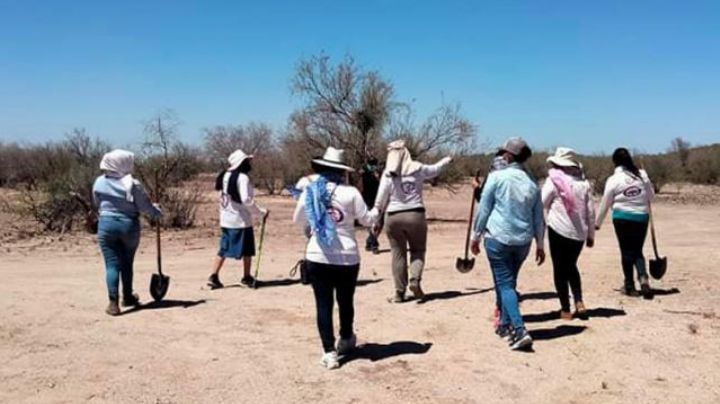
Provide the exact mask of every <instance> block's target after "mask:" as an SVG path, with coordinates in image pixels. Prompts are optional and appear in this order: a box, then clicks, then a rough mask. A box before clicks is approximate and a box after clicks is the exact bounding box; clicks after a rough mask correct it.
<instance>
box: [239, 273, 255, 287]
mask: <svg viewBox="0 0 720 404" xmlns="http://www.w3.org/2000/svg"><path fill="white" fill-rule="evenodd" d="M240 283H241V284H243V285H245V286H253V284H255V278H253V277H252V276H250V275H248V276H243V278H242V279H241V280H240Z"/></svg>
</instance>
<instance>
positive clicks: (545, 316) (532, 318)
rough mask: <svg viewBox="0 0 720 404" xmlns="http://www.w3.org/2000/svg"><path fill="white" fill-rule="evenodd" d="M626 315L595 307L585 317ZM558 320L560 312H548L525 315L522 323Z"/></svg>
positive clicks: (610, 309)
mask: <svg viewBox="0 0 720 404" xmlns="http://www.w3.org/2000/svg"><path fill="white" fill-rule="evenodd" d="M626 314H627V313H625V310H618V309H613V308H609V307H596V308H594V309H588V311H587V316H588V318H593V317H603V318H610V317H617V316H624V315H626ZM558 319H560V311H558V310H553V311H548V312H545V313H534V314H525V315H524V316H523V321H525V322H526V323H542V322H545V321H552V320H558Z"/></svg>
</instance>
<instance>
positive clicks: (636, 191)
mask: <svg viewBox="0 0 720 404" xmlns="http://www.w3.org/2000/svg"><path fill="white" fill-rule="evenodd" d="M640 194H642V189H641V188H640V187H637V186H632V187H628V188H626V189H625V190H624V191H623V195H625V196H626V197H628V198H634V197H636V196H638V195H640Z"/></svg>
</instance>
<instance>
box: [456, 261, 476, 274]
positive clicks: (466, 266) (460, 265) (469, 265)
mask: <svg viewBox="0 0 720 404" xmlns="http://www.w3.org/2000/svg"><path fill="white" fill-rule="evenodd" d="M474 266H475V258H458V259H457V261H455V269H457V270H458V272H461V273H467V272H470V271H472V269H473V267H474Z"/></svg>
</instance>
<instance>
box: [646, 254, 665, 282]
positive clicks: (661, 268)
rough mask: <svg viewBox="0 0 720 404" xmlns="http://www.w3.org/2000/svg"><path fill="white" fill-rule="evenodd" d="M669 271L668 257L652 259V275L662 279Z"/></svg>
mask: <svg viewBox="0 0 720 404" xmlns="http://www.w3.org/2000/svg"><path fill="white" fill-rule="evenodd" d="M665 272H667V257H658V258H657V259H651V260H650V275H651V276H652V277H653V278H655V279H658V280H660V279H661V278H662V277H663V276H664V275H665Z"/></svg>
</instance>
